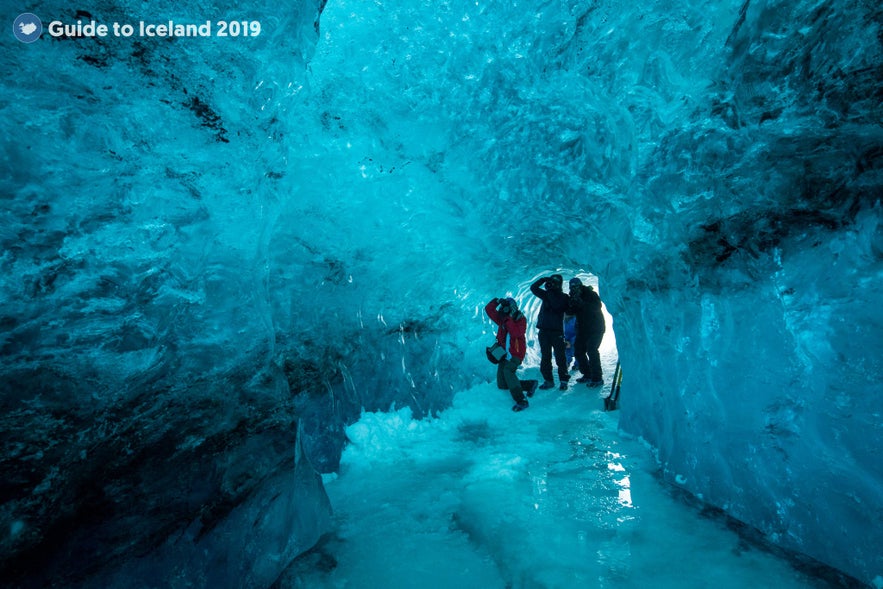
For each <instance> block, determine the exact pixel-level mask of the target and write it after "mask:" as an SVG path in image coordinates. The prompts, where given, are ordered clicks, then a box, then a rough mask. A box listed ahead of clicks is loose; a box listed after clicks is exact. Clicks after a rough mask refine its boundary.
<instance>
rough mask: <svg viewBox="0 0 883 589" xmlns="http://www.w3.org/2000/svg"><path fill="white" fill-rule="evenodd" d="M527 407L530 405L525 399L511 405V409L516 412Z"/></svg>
mask: <svg viewBox="0 0 883 589" xmlns="http://www.w3.org/2000/svg"><path fill="white" fill-rule="evenodd" d="M528 407H530V404H529V403H528V402H527V400H526V399H525V400H524V401H521V402H519V403H515V404H514V405H512V411H515V412H516V413H517V412H519V411H524V410H525V409H527V408H528Z"/></svg>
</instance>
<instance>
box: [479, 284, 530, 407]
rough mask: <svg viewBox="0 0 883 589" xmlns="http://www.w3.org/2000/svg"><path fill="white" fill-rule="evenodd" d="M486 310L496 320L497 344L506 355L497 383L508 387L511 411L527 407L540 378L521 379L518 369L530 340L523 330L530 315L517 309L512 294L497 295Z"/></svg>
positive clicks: (500, 363)
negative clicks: (505, 296)
mask: <svg viewBox="0 0 883 589" xmlns="http://www.w3.org/2000/svg"><path fill="white" fill-rule="evenodd" d="M484 312H485V313H487V316H488V317H490V319H491V321H493V322H494V323H496V324H497V325H498V326H499V328H498V329H497V344H499V345H500V346H501V347H502V348H503V351H505V355H503V356H502V357H501V358H500V359H499V362H498V363H497V386H498V387H500V388H501V389H509V393H510V394H511V395H512V400H513V401H515V405H513V407H512V411H522V410H524V409H527V407H528V402H527V399H526V398H525V396H524V395H525V392H526V393H527V396H528V397H530V396H532V395H533V393H534V391H535V390H536V388H537V384H538V382H537V381H535V380H519V379H518V377H517V376H516V374H515V372H516V371H517V370H518V367H519V366H521V363H522V362H523V361H524V354H525V353H526V351H527V342H526V341H525V337H524V334H525V332H526V331H527V319H526V318H525V317H524V313H522V312H521V311H519V310H518V306H517V304H516V303H515V299H513V298H511V297H510V298H505V299H504V298H495V299H492V300H491V302H489V303H488V304H487V305H486V306H485V308H484Z"/></svg>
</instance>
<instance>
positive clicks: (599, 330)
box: [568, 278, 606, 387]
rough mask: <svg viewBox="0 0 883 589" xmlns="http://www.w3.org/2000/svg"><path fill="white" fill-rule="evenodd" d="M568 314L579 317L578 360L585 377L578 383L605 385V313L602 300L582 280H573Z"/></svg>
mask: <svg viewBox="0 0 883 589" xmlns="http://www.w3.org/2000/svg"><path fill="white" fill-rule="evenodd" d="M568 312H569V313H572V314H573V315H575V316H576V339H575V340H574V344H573V347H574V357H575V358H576V362H577V365H578V366H579V370H580V372H582V373H583V375H582V376H581V377H580V378H579V379H577V381H576V382H585V383H588V386H590V387H599V386H601V385H603V384H604V378H603V376H602V374H601V353H600V352H599V351H598V348H600V347H601V340H603V339H604V331H605V329H606V326H605V325H604V313H603V312H602V311H601V297H599V296H598V293H596V292H595V291H594V290H593V289H592V287H591V286H589V285H584V284H583V283H582V281H581V280H580V279H579V278H571V279H570V307H569V308H568Z"/></svg>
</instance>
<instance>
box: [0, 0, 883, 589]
mask: <svg viewBox="0 0 883 589" xmlns="http://www.w3.org/2000/svg"><path fill="white" fill-rule="evenodd" d="M323 5H324V2H318V1H317V0H308V1H304V2H294V3H286V4H282V5H280V4H278V3H270V2H251V3H245V4H244V3H233V2H215V3H207V2H201V3H198V4H190V5H188V7H187V8H183V7H182V6H181V5H180V3H176V2H151V3H150V7H149V14H147V13H145V12H144V11H145V10H147V9H146V8H145V7H144V6H143V5H142V3H140V2H125V1H121V2H96V3H94V4H91V5H88V6H87V5H83V6H80V7H78V8H71V7H69V6H68V5H67V4H64V3H55V2H43V3H38V4H37V5H35V6H33V7H30V6H29V7H24V6H23V7H22V10H25V9H27V10H29V11H31V12H35V13H37V14H38V15H39V16H40V17H41V18H42V19H43V21H44V25H45V24H46V23H47V22H48V21H49V20H54V19H59V20H62V21H64V22H75V21H76V20H77V19H80V20H83V21H86V20H90V19H94V20H96V21H99V22H105V23H110V22H114V21H116V22H124V21H125V22H137V21H139V20H148V21H151V22H164V21H168V20H170V19H177V20H180V21H185V20H186V21H189V22H203V21H205V20H206V19H216V18H224V17H225V18H229V19H243V20H245V19H247V20H259V21H260V22H261V35H260V36H257V37H249V38H245V37H239V38H235V39H234V38H226V39H222V38H218V37H213V38H140V37H138V36H133V37H131V38H116V37H112V36H111V37H107V38H73V39H70V38H68V39H54V38H51V37H50V36H48V35H46V34H45V33H44V35H43V37H42V38H41V39H40V40H39V41H37V42H35V43H33V44H29V45H25V44H21V43H19V42H18V41H17V40H16V39H15V38H14V37H13V36H11V35H8V36H7V37H5V38H4V39H3V41H2V42H3V44H4V47H3V51H2V53H0V59H2V64H3V72H4V74H3V75H4V85H3V100H2V101H0V109H2V114H3V117H2V125H3V127H4V138H5V140H4V143H3V152H2V159H0V162H2V167H3V174H2V175H0V182H2V198H3V204H2V208H0V218H2V223H0V239H2V257H0V265H2V277H3V278H2V282H0V285H2V286H0V288H2V290H0V296H2V303H3V304H2V310H0V327H2V329H0V347H2V352H0V354H2V356H0V358H2V363H0V386H2V398H0V403H2V408H3V411H2V420H3V423H2V428H0V431H2V433H0V440H2V444H3V454H2V461H3V462H2V471H3V483H2V485H3V486H2V493H3V495H2V509H0V521H2V523H3V525H4V526H6V529H8V530H10V532H9V534H7V535H5V536H3V539H2V541H0V542H2V552H3V554H4V556H3V560H2V569H3V571H4V572H3V574H4V576H8V578H15V579H31V578H34V576H35V575H36V576H37V578H40V577H39V575H44V577H43V578H52V576H53V575H67V576H68V577H67V579H68V580H74V581H76V582H79V580H82V579H86V578H93V577H94V575H95V574H97V573H96V571H99V570H105V569H107V568H113V567H114V566H117V565H118V564H119V563H120V562H122V561H125V560H126V559H127V558H129V557H130V556H131V554H133V553H137V554H139V555H143V554H156V555H158V556H156V557H155V560H154V561H153V562H152V564H149V565H144V566H156V567H160V566H162V564H161V563H162V558H163V554H165V553H164V552H163V551H164V550H169V549H168V538H170V536H171V535H173V534H180V533H181V530H186V533H185V536H186V538H187V540H188V541H189V542H191V543H192V545H193V546H197V547H199V548H205V549H206V550H208V551H209V552H211V551H212V550H214V551H216V552H217V551H222V550H224V548H223V546H222V542H220V541H219V540H218V539H217V538H219V537H223V534H224V533H225V532H224V530H225V526H235V525H237V524H236V523H235V522H236V521H240V520H237V519H236V518H242V520H241V521H250V520H249V519H248V518H249V517H251V515H253V514H254V513H256V512H260V513H264V512H262V511H261V509H264V508H267V509H276V510H282V511H280V513H282V512H285V510H286V509H289V510H293V511H295V512H298V513H300V514H301V515H303V517H299V518H295V519H297V520H298V521H297V522H296V523H295V524H292V528H293V529H292V530H291V534H290V536H289V537H287V538H286V539H285V540H279V541H278V542H279V543H280V545H279V546H278V547H277V548H276V549H277V550H278V552H279V554H280V555H281V556H280V560H281V561H284V560H285V559H286V558H289V559H290V558H291V557H293V555H296V554H297V553H298V552H299V551H302V550H304V549H306V548H308V547H309V546H310V545H311V543H312V542H313V541H315V537H316V536H317V534H318V533H319V531H320V530H321V528H322V525H323V524H322V522H323V521H325V519H324V518H326V517H327V515H326V514H325V509H326V506H325V503H323V499H322V498H323V497H324V493H323V492H322V491H321V484H320V483H319V482H318V480H317V479H316V478H315V477H314V476H312V475H314V474H315V473H312V474H311V469H309V465H308V464H306V460H304V457H305V456H308V457H309V461H310V462H311V463H312V464H313V465H314V466H315V467H316V468H317V469H318V470H320V471H325V472H327V471H331V470H334V468H336V465H337V460H338V459H339V453H340V449H341V447H342V445H343V443H344V437H343V427H344V425H345V424H346V423H348V422H351V421H352V420H353V419H355V418H356V417H357V416H358V415H359V412H360V410H361V409H362V408H366V409H370V410H373V409H387V408H390V407H393V406H399V407H400V406H403V405H410V406H411V407H412V408H413V409H414V410H415V411H416V412H417V414H420V415H428V414H433V413H434V412H437V411H438V410H440V409H443V408H444V407H446V406H447V404H448V403H449V401H450V398H451V395H452V393H453V392H454V391H456V390H460V389H462V388H464V387H466V386H470V385H472V384H474V383H476V382H478V381H480V380H481V379H484V378H486V377H487V374H486V373H487V366H486V361H485V360H484V358H483V351H482V346H483V345H484V344H483V343H482V342H483V334H484V332H485V331H486V330H487V326H486V325H485V323H484V321H483V320H482V317H481V313H480V309H481V307H482V305H483V304H484V303H485V302H486V301H487V300H488V299H489V298H491V297H493V296H498V295H500V294H503V293H506V292H517V291H518V289H519V288H521V287H523V286H524V285H525V284H528V283H529V281H530V280H532V279H533V277H535V276H536V275H538V274H540V273H543V272H547V271H549V270H552V269H556V270H557V269H560V270H562V271H564V272H565V273H569V274H573V273H576V272H591V273H592V274H594V275H597V276H598V277H599V280H600V289H601V294H602V297H603V298H604V301H605V303H606V305H607V308H608V309H609V310H610V312H611V313H612V314H613V316H614V317H615V320H616V335H617V344H618V348H619V353H620V356H621V358H622V361H623V365H624V366H625V367H626V368H625V373H626V375H627V376H626V386H627V389H625V390H624V392H623V402H622V417H621V421H620V427H621V428H623V429H624V430H625V431H627V432H629V433H632V434H634V435H638V436H641V437H643V438H644V439H646V440H647V441H648V442H649V443H650V444H652V445H653V446H654V447H655V448H656V449H657V451H658V456H659V461H660V464H661V466H662V468H663V470H664V472H665V475H666V478H667V479H668V480H671V481H677V482H678V484H681V485H683V486H684V487H686V488H687V489H689V490H690V491H691V492H692V493H694V494H696V495H697V496H699V497H701V498H702V499H704V500H705V501H707V502H709V503H711V504H713V505H715V506H718V507H720V508H722V509H724V510H725V511H726V512H727V513H729V514H730V515H732V516H734V517H736V518H738V519H740V520H742V521H744V522H746V523H748V524H750V525H751V526H754V527H757V528H759V529H760V530H761V531H762V532H764V533H765V534H767V535H768V536H769V537H770V538H772V539H774V540H775V541H776V542H778V543H780V544H781V545H782V546H784V547H786V548H789V549H793V550H796V551H799V552H802V553H806V554H809V555H810V556H813V557H814V558H817V559H819V560H821V561H823V562H825V563H826V564H829V565H831V566H834V567H837V568H839V569H841V570H843V571H845V572H847V573H848V574H850V575H852V576H853V577H855V578H858V579H860V580H863V581H865V582H870V581H871V580H872V579H874V578H875V577H877V576H878V575H880V574H881V573H883V556H881V550H880V546H883V468H881V466H880V464H881V463H880V461H879V458H877V457H876V454H875V453H876V452H879V450H880V449H881V448H883V418H881V410H883V397H881V395H880V383H879V378H880V374H881V358H883V338H881V336H880V333H881V331H880V330H881V323H883V321H881V315H883V310H881V309H883V307H881V305H880V302H881V276H883V264H881V259H883V238H881V232H880V220H881V208H880V194H881V190H880V188H881V185H883V176H881V164H883V126H881V112H883V107H881V104H883V100H881V99H883V86H881V80H883V65H881V64H883V59H881V57H883V49H881V39H883V28H881V26H883V22H881V21H883V16H881V11H880V8H878V7H876V6H875V5H874V4H873V3H869V2H864V1H851V2H850V1H842V2H838V1H822V2H817V1H814V2H800V1H790V2H785V1H783V2H776V1H767V2H763V1H745V2H718V1H714V2H711V1H707V2H681V3H675V4H672V3H670V2H654V1H647V2H643V1H639V2H629V3H620V2H604V1H600V2H589V1H576V0H573V1H568V2H537V1H528V2H515V3H513V2H509V1H506V2H503V1H493V0H492V1H487V2H485V1H478V2H445V3H437V2H428V1H425V2H423V1H418V2H404V1H403V2H371V3H364V2H354V1H349V0H338V1H335V0H331V1H330V2H328V4H327V5H324V6H323ZM11 18H13V17H12V16H10V19H11ZM484 339H487V338H484ZM298 432H299V433H298ZM293 447H296V448H298V450H297V452H295V453H292V451H291V449H292V448H293ZM290 472H298V473H299V474H298V475H297V476H296V477H290V476H289V477H288V478H285V476H286V475H284V473H290ZM280 477H281V478H280ZM283 479H284V480H286V481H289V483H284V482H279V481H280V480H283ZM292 480H293V481H296V482H291V481H292ZM280 485H281V487H280ZM286 485H289V486H288V487H286ZM278 488H287V489H288V491H289V495H287V496H297V497H301V498H302V497H310V498H312V499H313V501H312V503H309V505H310V507H300V508H298V507H292V506H293V505H301V506H302V505H304V501H302V500H301V501H299V502H298V501H293V502H292V503H291V505H289V506H287V507H286V506H280V504H279V502H278V501H277V499H276V497H275V496H274V495H273V493H271V492H270V491H269V490H268V489H278ZM298 493H299V494H300V495H298ZM325 501H326V502H327V500H325ZM262 502H263V503H262ZM268 505H271V506H272V507H267V506H268ZM298 510H300V511H298ZM306 512H309V514H310V515H309V517H307V516H305V515H304V513H306ZM286 513H287V512H286ZM250 514H251V515H250ZM231 522H232V523H231ZM133 529H135V530H137V533H134V534H132V533H131V531H132V530H133ZM255 534H256V536H255V538H254V539H253V543H254V546H256V547H257V548H256V549H260V548H261V547H262V546H266V543H268V542H273V541H277V540H278V539H276V540H273V539H268V538H267V537H264V536H261V534H260V531H257V532H255ZM121 538H127V540H126V542H122V541H121ZM193 550H194V557H193V559H194V562H196V561H199V559H200V558H203V556H199V555H204V554H205V553H206V551H205V550H202V551H201V550H198V549H196V548H194V549H193ZM96 555H100V556H96ZM194 566H212V565H211V564H210V563H208V564H207V563H206V562H203V561H200V564H196V565H194ZM230 566H239V567H244V568H248V566H249V564H248V563H247V559H243V561H242V562H237V563H236V564H235V565H230ZM237 570H239V569H237ZM62 571H63V572H62ZM231 574H233V573H231ZM239 574H242V573H241V571H240V573H239ZM249 574H253V575H254V579H256V580H255V583H257V584H258V585H260V584H261V583H263V582H264V581H266V580H267V579H269V582H272V579H273V578H274V577H273V572H272V571H257V572H255V571H252V572H250V573H249ZM24 582H25V581H22V583H24ZM213 582H221V581H220V580H218V579H215V580H213ZM218 586H220V585H218Z"/></svg>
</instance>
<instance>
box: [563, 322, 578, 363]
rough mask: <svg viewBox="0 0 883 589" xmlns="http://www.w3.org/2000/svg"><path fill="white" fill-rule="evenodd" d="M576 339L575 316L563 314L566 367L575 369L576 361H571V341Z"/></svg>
mask: <svg viewBox="0 0 883 589" xmlns="http://www.w3.org/2000/svg"><path fill="white" fill-rule="evenodd" d="M575 339H576V317H574V316H573V315H564V345H565V346H566V347H565V349H564V352H565V355H566V356H567V369H568V370H576V363H575V362H574V361H573V342H574V340H575Z"/></svg>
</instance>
